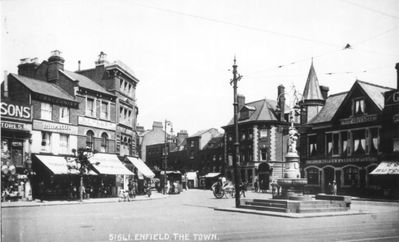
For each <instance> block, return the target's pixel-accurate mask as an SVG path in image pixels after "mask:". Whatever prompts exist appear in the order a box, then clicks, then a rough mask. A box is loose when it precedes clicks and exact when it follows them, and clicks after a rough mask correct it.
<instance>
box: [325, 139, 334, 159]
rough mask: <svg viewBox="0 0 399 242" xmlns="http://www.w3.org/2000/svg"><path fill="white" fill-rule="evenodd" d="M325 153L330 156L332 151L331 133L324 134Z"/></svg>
mask: <svg viewBox="0 0 399 242" xmlns="http://www.w3.org/2000/svg"><path fill="white" fill-rule="evenodd" d="M326 145H327V147H326V148H327V149H326V153H327V155H329V156H331V155H332V151H333V140H332V134H326Z"/></svg>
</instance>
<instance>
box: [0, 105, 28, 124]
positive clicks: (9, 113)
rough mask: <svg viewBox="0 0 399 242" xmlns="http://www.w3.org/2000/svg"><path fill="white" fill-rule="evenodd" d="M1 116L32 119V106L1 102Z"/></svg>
mask: <svg viewBox="0 0 399 242" xmlns="http://www.w3.org/2000/svg"><path fill="white" fill-rule="evenodd" d="M0 113H1V117H2V118H3V117H8V118H13V119H22V120H31V118H32V114H31V107H30V106H24V105H18V104H13V103H7V102H1V106H0Z"/></svg>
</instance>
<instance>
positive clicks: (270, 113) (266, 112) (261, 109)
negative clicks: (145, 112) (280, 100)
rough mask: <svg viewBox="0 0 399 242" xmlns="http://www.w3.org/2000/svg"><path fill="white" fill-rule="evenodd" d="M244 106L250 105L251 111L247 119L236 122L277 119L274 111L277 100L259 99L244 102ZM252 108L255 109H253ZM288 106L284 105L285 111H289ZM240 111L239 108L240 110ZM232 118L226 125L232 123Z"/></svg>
mask: <svg viewBox="0 0 399 242" xmlns="http://www.w3.org/2000/svg"><path fill="white" fill-rule="evenodd" d="M244 107H251V111H253V112H252V113H251V114H250V116H249V117H248V118H247V119H242V120H238V123H239V124H241V123H247V122H251V121H278V117H277V115H276V113H275V111H274V110H275V109H276V107H277V101H275V100H270V99H261V100H258V101H254V102H250V103H246V104H245V106H244ZM253 108H254V109H255V110H253ZM289 110H290V108H289V107H288V106H287V105H286V106H285V113H289ZM240 111H241V110H240ZM233 124H234V119H231V120H230V122H229V123H228V124H227V126H230V125H233Z"/></svg>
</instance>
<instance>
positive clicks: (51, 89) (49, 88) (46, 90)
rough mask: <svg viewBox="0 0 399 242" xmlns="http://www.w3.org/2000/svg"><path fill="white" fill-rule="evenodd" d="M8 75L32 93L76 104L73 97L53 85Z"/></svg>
mask: <svg viewBox="0 0 399 242" xmlns="http://www.w3.org/2000/svg"><path fill="white" fill-rule="evenodd" d="M10 75H11V76H13V77H14V78H15V79H17V80H18V81H19V82H21V83H22V84H23V85H24V86H25V87H26V88H28V89H29V90H31V91H32V92H35V93H39V94H44V95H47V96H51V97H56V98H60V99H64V100H68V101H73V102H77V101H76V100H75V98H74V97H73V96H71V95H69V94H68V93H67V92H66V91H64V90H63V89H61V88H60V87H58V86H57V85H55V84H54V83H51V82H47V81H41V80H37V79H33V78H29V77H25V76H20V75H16V74H13V73H10Z"/></svg>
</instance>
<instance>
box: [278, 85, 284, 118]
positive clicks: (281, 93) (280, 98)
mask: <svg viewBox="0 0 399 242" xmlns="http://www.w3.org/2000/svg"><path fill="white" fill-rule="evenodd" d="M277 105H278V108H279V109H280V121H281V122H285V119H284V113H285V87H284V86H283V85H280V86H278V87H277Z"/></svg>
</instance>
